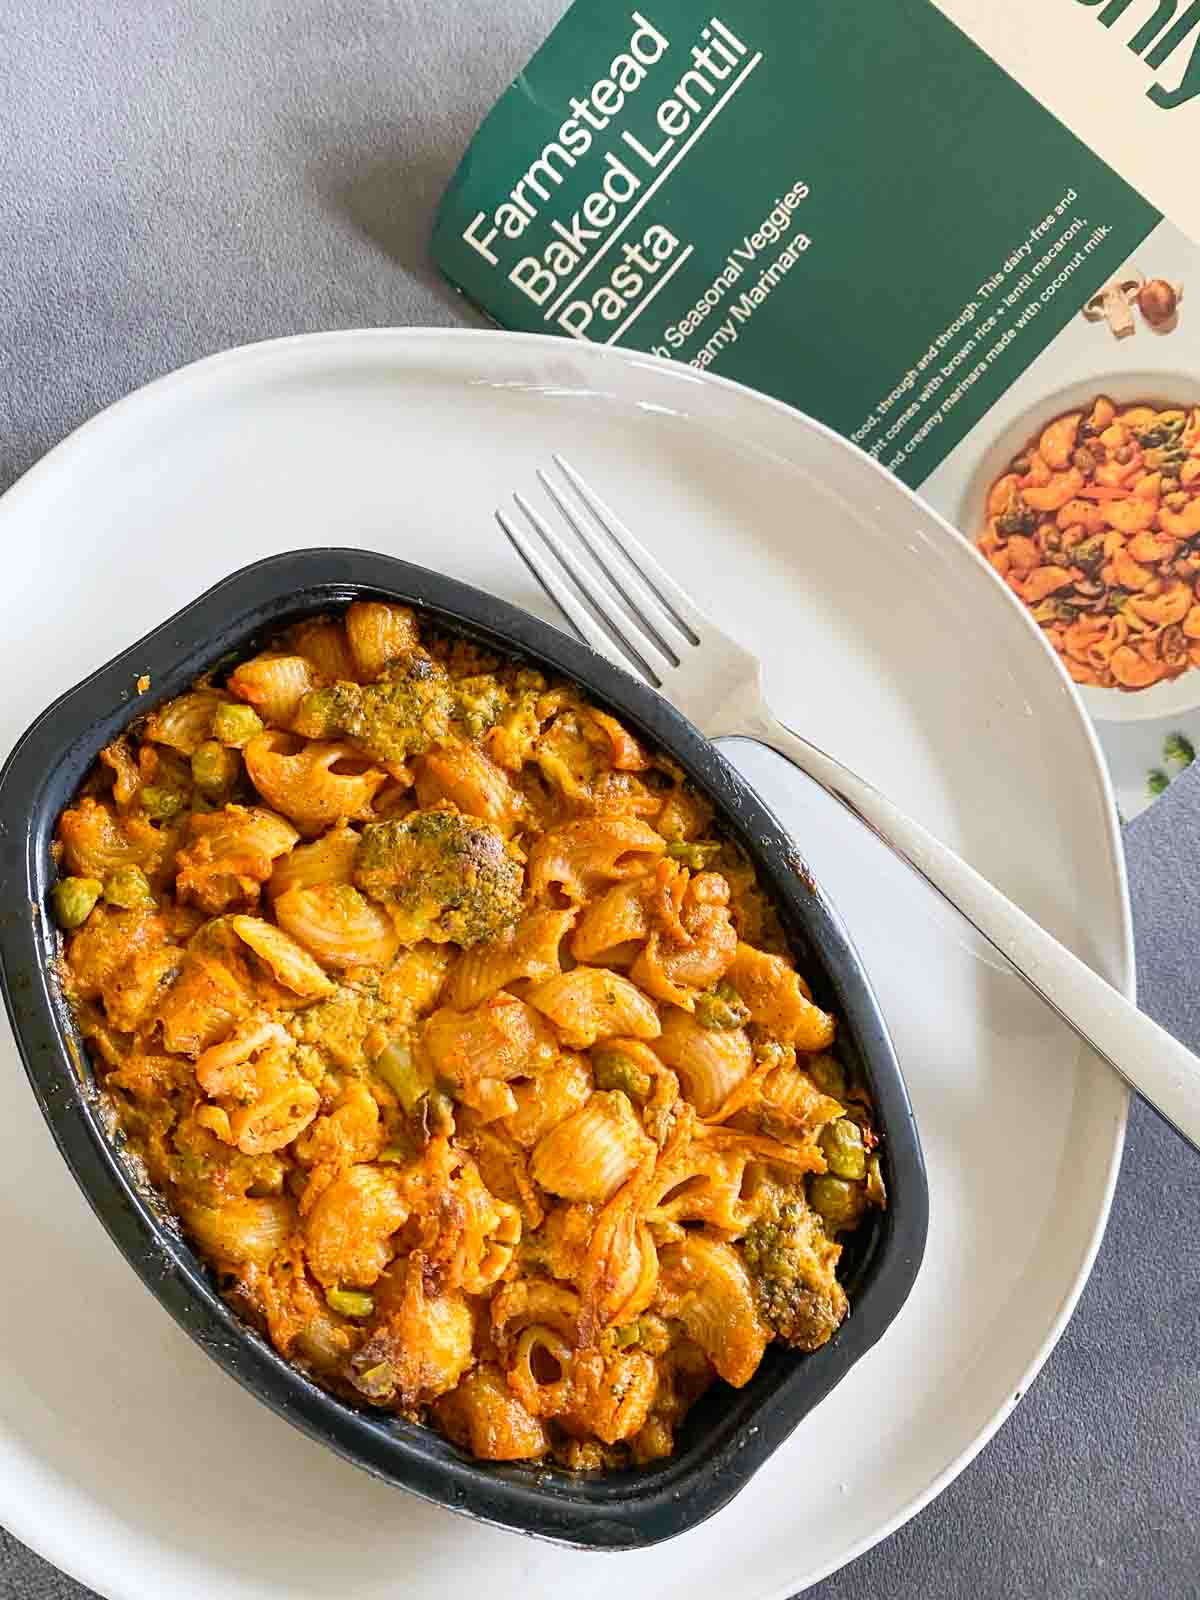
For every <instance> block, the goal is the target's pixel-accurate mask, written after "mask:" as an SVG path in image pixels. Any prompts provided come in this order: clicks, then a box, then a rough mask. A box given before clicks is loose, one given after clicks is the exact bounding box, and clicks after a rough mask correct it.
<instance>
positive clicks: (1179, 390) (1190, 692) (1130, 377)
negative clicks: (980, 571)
mask: <svg viewBox="0 0 1200 1600" xmlns="http://www.w3.org/2000/svg"><path fill="white" fill-rule="evenodd" d="M1099 395H1107V396H1108V398H1109V399H1110V400H1112V401H1114V402H1115V403H1116V404H1117V405H1119V406H1129V405H1135V404H1137V402H1138V401H1142V400H1145V401H1148V402H1153V403H1156V404H1158V405H1159V406H1161V407H1166V406H1200V377H1197V376H1196V375H1195V374H1192V375H1189V374H1187V373H1183V372H1149V371H1146V372H1122V373H1115V372H1109V373H1101V374H1100V375H1099V376H1098V377H1095V378H1083V379H1080V380H1079V381H1078V382H1075V383H1070V384H1066V385H1065V386H1064V387H1063V388H1061V389H1055V390H1053V391H1051V393H1049V394H1048V395H1047V396H1046V397H1045V399H1044V400H1039V401H1038V402H1037V404H1036V405H1032V406H1030V407H1029V408H1028V409H1027V410H1026V411H1023V412H1022V413H1021V415H1020V416H1019V417H1018V418H1017V419H1016V421H1014V422H1012V423H1010V424H1009V426H1008V427H1006V428H1005V429H1003V431H1002V432H1000V433H999V434H998V435H997V436H996V438H995V439H994V440H993V441H992V443H991V444H990V445H989V446H988V450H987V453H986V455H984V456H983V458H982V460H981V461H980V462H979V465H978V466H977V467H976V469H975V471H974V473H973V474H972V476H971V479H970V482H969V483H968V485H967V489H966V491H965V493H964V494H963V497H962V502H961V504H960V506H959V511H958V525H959V527H960V528H961V529H962V530H963V532H964V533H965V534H966V536H967V538H968V539H970V540H971V541H972V543H974V541H975V540H976V539H977V538H978V537H979V534H980V533H981V532H982V531H983V528H984V526H985V523H986V521H987V510H986V508H987V497H988V494H989V492H990V490H991V489H992V486H993V485H994V484H995V482H996V480H997V479H998V478H1001V477H1003V476H1004V473H1005V472H1006V471H1007V469H1008V465H1009V463H1010V462H1011V461H1012V459H1013V457H1014V456H1016V455H1018V454H1019V453H1020V451H1021V450H1022V449H1023V448H1024V447H1025V445H1026V444H1028V442H1029V440H1030V439H1033V438H1036V437H1037V435H1038V434H1040V433H1041V431H1042V430H1043V429H1044V428H1045V427H1047V426H1048V425H1049V424H1050V423H1051V422H1053V421H1054V419H1055V417H1061V416H1062V415H1063V414H1064V413H1065V412H1068V411H1074V410H1075V409H1076V408H1078V407H1081V406H1085V405H1087V404H1088V403H1089V402H1091V401H1093V400H1095V399H1096V398H1097V397H1098V396H1099ZM979 426H980V431H981V432H986V429H987V420H986V418H985V419H984V421H983V422H982V423H980V425H979ZM1077 687H1078V689H1079V696H1080V699H1081V700H1082V701H1083V704H1084V706H1085V707H1086V709H1087V711H1088V713H1089V715H1091V716H1093V717H1095V719H1096V721H1097V722H1144V721H1149V720H1151V719H1153V718H1156V717H1171V716H1178V715H1179V714H1180V713H1181V712H1184V711H1193V710H1195V709H1196V707H1198V706H1200V668H1198V667H1191V668H1189V670H1188V671H1187V672H1184V673H1183V674H1182V675H1181V676H1180V677H1178V678H1172V679H1171V681H1170V682H1169V683H1156V684H1154V685H1152V687H1151V688H1149V689H1137V690H1134V691H1133V692H1129V691H1126V690H1123V689H1097V688H1094V687H1092V686H1091V685H1088V684H1080V685H1078V686H1077Z"/></svg>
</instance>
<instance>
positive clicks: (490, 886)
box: [354, 806, 523, 945]
mask: <svg viewBox="0 0 1200 1600" xmlns="http://www.w3.org/2000/svg"><path fill="white" fill-rule="evenodd" d="M354 881H355V883H356V884H357V885H358V887H359V888H360V889H362V890H363V891H364V892H365V893H366V894H369V895H370V896H371V897H372V898H373V899H375V900H379V901H382V902H383V903H384V904H385V905H387V906H388V908H389V909H390V910H391V912H392V915H393V918H394V920H395V923H396V927H397V930H398V931H399V933H400V937H401V939H402V940H403V942H404V943H405V944H416V943H418V942H419V941H420V940H422V939H432V940H433V941H434V942H435V943H438V944H445V943H447V942H449V941H453V942H454V943H455V944H461V945H472V944H478V943H479V942H480V940H483V939H492V938H494V937H495V936H496V934H498V933H499V932H500V931H501V929H503V928H506V927H507V926H508V925H509V924H510V923H512V922H515V921H516V920H517V918H518V916H519V915H520V912H521V890H522V886H523V873H522V869H521V867H520V865H519V863H518V862H516V861H514V860H513V859H512V857H511V856H510V855H509V854H508V852H507V851H506V849H505V847H504V836H503V834H502V833H501V832H500V830H499V828H497V827H495V826H493V824H492V823H490V822H483V821H481V820H480V819H479V818H478V817H469V816H464V815H463V814H462V813H461V812H459V811H455V810H453V809H451V808H448V807H443V806H434V807H433V808H432V809H430V810H428V811H414V812H413V813H412V814H411V816H407V817H403V818H399V819H397V820H396V821H392V822H375V823H370V824H368V826H367V827H365V828H364V829H363V834H362V839H361V841H360V843H359V846H358V849H357V851H356V852H355V858H354Z"/></svg>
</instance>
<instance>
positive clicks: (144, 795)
mask: <svg viewBox="0 0 1200 1600" xmlns="http://www.w3.org/2000/svg"><path fill="white" fill-rule="evenodd" d="M140 798H141V802H142V807H143V809H144V810H145V813H146V815H147V816H148V817H149V818H150V820H151V822H170V820H171V818H172V817H177V816H178V815H179V813H180V812H181V811H182V810H183V808H184V806H185V805H186V804H187V801H186V799H185V797H184V796H183V795H182V794H180V792H179V790H178V789H166V788H163V787H162V786H161V785H160V784H156V783H152V784H149V785H147V787H146V788H145V789H143V790H142V792H141V796H140Z"/></svg>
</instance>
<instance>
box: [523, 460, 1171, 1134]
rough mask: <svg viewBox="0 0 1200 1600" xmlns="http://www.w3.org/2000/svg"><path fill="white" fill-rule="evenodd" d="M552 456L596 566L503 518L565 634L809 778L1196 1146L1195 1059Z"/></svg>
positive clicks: (567, 517)
mask: <svg viewBox="0 0 1200 1600" xmlns="http://www.w3.org/2000/svg"><path fill="white" fill-rule="evenodd" d="M554 462H555V464H556V466H557V467H558V469H559V472H560V474H561V475H562V478H563V480H565V486H569V488H570V490H571V491H573V497H572V496H571V495H569V494H568V493H567V492H566V488H565V487H564V486H560V484H559V483H558V482H557V481H556V480H555V478H553V477H551V475H550V474H549V473H547V472H539V473H538V478H539V479H540V481H541V483H542V486H543V488H544V489H545V490H546V493H547V494H548V495H549V496H550V499H551V501H552V502H553V504H554V506H555V507H556V508H557V510H558V512H559V513H560V515H561V516H562V518H563V521H564V522H565V523H566V525H567V527H568V528H569V529H570V531H571V532H572V533H573V534H574V535H575V538H576V540H577V541H578V544H579V546H580V547H581V548H582V550H583V551H585V552H586V554H587V555H588V556H589V557H590V558H591V563H592V565H588V564H587V563H586V562H585V561H583V560H581V559H580V555H579V554H577V553H576V550H575V549H573V548H572V546H571V544H570V543H568V542H567V540H565V539H564V538H563V537H562V536H561V535H560V534H558V533H556V532H555V530H554V529H553V528H552V527H551V526H550V524H549V523H548V522H547V520H546V519H545V518H544V517H543V516H541V515H540V514H539V513H538V512H537V511H536V510H535V509H534V507H533V506H532V505H531V504H530V503H529V501H528V500H527V499H525V497H524V496H523V495H521V494H515V495H514V496H513V499H514V502H515V504H516V507H517V510H518V511H519V512H520V514H521V516H522V517H523V518H524V520H525V521H526V522H527V523H528V524H529V527H530V529H531V530H532V536H531V534H530V533H527V532H526V531H525V530H524V529H523V528H522V527H521V526H520V525H519V524H518V522H517V521H516V520H514V519H513V518H512V517H511V516H509V515H508V514H507V513H506V512H504V511H497V513H496V520H497V521H498V522H499V524H500V526H501V528H502V529H503V530H504V533H505V535H506V537H507V538H508V539H509V541H510V542H511V544H512V545H513V547H514V549H515V550H516V552H517V554H518V555H519V556H520V557H521V560H522V561H523V562H524V563H525V565H526V566H527V567H528V568H529V571H530V572H531V573H532V574H533V576H534V578H536V579H537V581H538V583H539V584H540V585H541V587H542V588H543V589H544V590H545V592H546V594H547V595H548V596H549V597H550V599H551V600H552V601H553V602H554V604H555V605H556V606H557V607H558V610H559V611H560V612H561V613H562V615H563V617H564V618H565V620H566V623H567V626H568V628H569V629H570V631H571V632H572V633H573V634H575V636H576V637H577V638H578V639H580V640H581V641H582V642H583V643H585V644H588V645H591V647H592V648H593V649H594V650H597V651H598V652H599V653H600V654H601V655H602V656H604V657H606V658H607V659H608V660H609V661H611V662H613V663H614V664H615V665H616V666H618V667H622V668H624V669H625V670H626V671H628V672H632V673H633V674H634V675H635V676H637V677H640V678H641V679H642V680H643V681H644V682H646V683H649V684H650V685H651V687H652V688H654V689H657V690H658V691H659V692H660V693H661V694H662V695H664V696H665V697H666V699H668V700H669V701H670V702H671V704H672V705H674V706H675V707H676V708H677V709H678V710H680V711H682V712H683V714H684V715H685V716H686V717H688V718H690V720H691V721H692V722H693V723H695V724H696V726H697V727H698V728H699V729H700V731H701V732H702V733H704V734H705V735H706V736H707V737H708V738H710V739H719V738H724V737H729V736H731V735H742V736H744V737H748V738H751V739H758V740H761V741H762V743H764V744H766V745H769V746H770V748H771V749H773V750H777V751H778V752H779V754H780V755H781V756H784V757H786V759H787V760H788V761H790V762H792V763H793V764H794V765H795V766H797V767H799V768H800V770H801V771H802V772H805V773H807V774H808V776H809V777H810V778H812V779H814V780H815V781H816V782H817V783H818V784H820V786H821V788H822V789H824V790H825V791H826V792H827V793H828V794H830V795H832V796H833V798H834V799H835V800H838V801H840V802H841V804H842V805H844V806H845V807H846V808H847V810H849V811H850V812H852V813H853V815H854V816H856V817H857V818H858V819H859V821H860V822H862V823H864V824H865V825H866V826H867V827H868V828H870V829H871V831H872V832H873V833H875V834H876V835H877V836H878V837H879V838H880V839H882V841H883V842H884V844H886V845H887V846H888V847H889V849H891V850H892V851H893V852H894V853H895V854H896V855H898V856H899V857H900V858H901V860H903V861H905V862H907V863H908V865H909V866H910V867H912V868H913V870H914V871H915V872H917V873H918V874H919V875H920V876H921V877H922V878H924V880H925V881H926V883H928V884H930V885H931V887H932V888H934V889H936V890H937V892H938V893H939V894H940V895H942V896H943V897H944V898H945V899H946V900H947V901H949V903H950V904H951V905H952V906H954V907H955V909H956V910H958V911H959V912H961V914H962V915H963V916H964V917H965V918H966V920H967V921H968V922H969V923H971V925H972V926H973V927H974V928H976V929H977V930H978V931H979V932H980V933H981V934H982V935H983V937H984V938H985V939H987V940H988V942H989V943H990V944H992V945H993V946H994V947H995V948H996V950H998V951H999V953H1000V954H1001V955H1002V956H1003V957H1004V959H1005V960H1006V961H1007V962H1008V963H1009V964H1010V966H1012V968H1013V969H1014V970H1015V971H1016V972H1017V973H1018V974H1019V976H1020V977H1022V978H1023V979H1024V980H1025V982H1026V983H1027V984H1028V985H1029V987H1030V988H1031V989H1032V990H1033V991H1034V992H1035V993H1036V994H1038V995H1040V996H1041V998H1042V999H1043V1000H1044V1001H1045V1002H1046V1004H1047V1005H1048V1006H1050V1007H1051V1009H1052V1010H1054V1011H1056V1012H1057V1013H1058V1015H1059V1016H1060V1017H1061V1018H1062V1020H1063V1021H1064V1022H1065V1023H1067V1024H1068V1026H1069V1027H1071V1028H1073V1029H1074V1030H1075V1032H1076V1033H1077V1034H1078V1035H1079V1037H1080V1038H1081V1039H1082V1040H1084V1042H1085V1043H1086V1044H1088V1045H1090V1046H1091V1048H1092V1049H1093V1050H1094V1051H1095V1052H1096V1054H1097V1055H1098V1056H1100V1057H1101V1058H1102V1059H1103V1060H1104V1061H1107V1062H1108V1064H1109V1065H1110V1066H1111V1067H1113V1068H1114V1069H1115V1070H1116V1071H1117V1072H1119V1073H1120V1075H1121V1076H1122V1077H1123V1078H1124V1079H1125V1081H1126V1082H1127V1083H1128V1084H1129V1085H1130V1086H1131V1087H1132V1088H1133V1089H1136V1090H1137V1092H1138V1093H1139V1094H1140V1095H1142V1096H1143V1098H1144V1099H1146V1100H1147V1101H1148V1102H1149V1103H1150V1104H1151V1105H1152V1106H1153V1107H1154V1108H1155V1110H1156V1111H1158V1112H1159V1113H1160V1114H1161V1115H1162V1116H1163V1117H1164V1118H1165V1119H1166V1120H1167V1121H1168V1122H1170V1123H1171V1124H1172V1126H1173V1127H1175V1128H1176V1129H1177V1130H1178V1132H1179V1133H1181V1134H1182V1135H1183V1137H1184V1138H1185V1139H1187V1140H1188V1141H1189V1142H1190V1143H1191V1144H1192V1145H1193V1147H1196V1148H1198V1149H1200V1060H1198V1059H1197V1058H1196V1057H1195V1056H1194V1055H1192V1053H1191V1052H1190V1051H1189V1050H1187V1049H1185V1047H1184V1046H1183V1045H1181V1044H1180V1043H1179V1041H1178V1040H1177V1039H1173V1038H1172V1037H1171V1035H1170V1034H1169V1033H1166V1032H1164V1030H1163V1029H1162V1028H1160V1027H1159V1026H1158V1024H1157V1023H1155V1022H1152V1021H1151V1020H1150V1018H1149V1017H1147V1016H1145V1015H1144V1014H1143V1013H1142V1012H1141V1011H1139V1010H1138V1009H1137V1007H1136V1006H1135V1005H1132V1004H1131V1003H1130V1002H1129V1001H1128V1000H1126V999H1125V997H1124V996H1123V995H1121V994H1119V993H1118V992H1117V990H1116V989H1114V988H1113V987H1112V985H1111V984H1109V983H1106V982H1105V980H1104V979H1103V978H1101V977H1099V976H1098V974H1096V973H1095V972H1093V971H1092V969H1091V968H1090V967H1089V966H1087V965H1086V964H1085V963H1084V962H1082V961H1080V960H1079V958H1078V957H1077V956H1075V955H1072V953H1071V952H1070V951H1069V950H1067V949H1066V948H1065V947H1064V946H1063V945H1061V944H1059V942H1058V940H1057V939H1055V938H1053V937H1052V936H1051V935H1050V934H1048V933H1047V932H1046V930H1045V929H1044V928H1042V927H1039V925H1038V924H1037V923H1036V922H1034V921H1033V919H1032V918H1031V917H1028V916H1026V914H1025V913H1024V912H1023V911H1022V910H1021V909H1020V908H1019V907H1018V906H1015V905H1014V904H1013V903H1012V901H1011V900H1009V899H1008V898H1007V897H1006V896H1005V895H1003V894H1001V893H1000V891H999V890H998V889H997V888H995V887H994V886H993V885H992V884H990V883H989V882H988V881H987V879H986V878H983V877H981V875H980V874H979V873H978V872H976V871H975V869H974V868H973V867H971V866H969V865H968V864H967V863H966V862H965V861H963V860H962V859H961V858H960V857H959V856H957V855H955V854H954V852H953V851H952V850H949V849H947V847H946V846H945V845H944V844H942V843H940V842H939V840H937V839H935V838H934V836H933V835H932V834H931V833H929V832H928V831H927V830H926V829H925V828H923V827H922V826H921V824H920V823H919V822H914V821H913V819H912V818H911V817H909V816H906V815H905V813H904V812H903V811H901V810H900V808H899V807H898V806H895V805H893V804H892V802H891V801H890V800H889V799H888V798H887V797H886V796H885V795H882V794H880V792H879V791H878V790H877V789H875V788H873V787H872V786H871V785H870V784H869V783H867V782H865V781H864V779H862V778H860V777H858V776H857V775H856V774H855V773H853V772H851V771H850V770H849V768H847V767H844V766H842V764H841V763H840V762H839V761H835V760H834V759H833V757H832V756H828V755H826V754H825V752H824V751H823V750H819V749H817V747H816V746H815V745H813V744H810V743H809V741H808V740H807V739H805V738H802V737H801V735H800V734H798V733H795V732H794V731H793V730H792V729H791V728H787V727H785V726H784V725H783V723H781V722H780V721H779V720H778V719H777V718H776V717H774V716H773V715H772V713H771V710H770V708H769V707H768V705H767V703H766V701H765V700H764V698H763V692H762V667H761V664H760V663H759V660H758V658H757V657H756V656H754V655H753V654H751V652H750V651H749V650H746V649H744V648H743V647H742V646H741V645H739V644H737V643H736V642H735V641H734V640H733V639H730V638H729V637H728V635H726V634H724V633H722V632H721V630H720V628H718V627H717V625H716V623H715V622H713V620H712V618H711V617H708V616H706V615H705V614H704V612H703V611H701V610H700V608H699V606H697V605H696V603H695V601H694V600H692V599H691V598H690V597H689V596H688V595H687V594H686V593H685V592H684V591H683V589H681V588H680V586H679V585H678V584H677V583H676V582H675V580H674V579H673V578H672V577H670V576H669V574H668V573H666V572H665V571H664V570H663V568H662V567H661V566H660V565H659V563H658V562H657V561H656V560H655V559H654V557H653V556H652V555H651V554H650V552H649V551H648V550H647V549H646V548H645V546H644V545H643V544H642V543H641V541H640V540H638V539H637V538H635V537H634V535H633V534H632V533H631V532H630V531H629V529H628V528H627V527H626V526H625V524H624V523H623V522H622V521H621V520H620V519H619V518H618V517H617V516H616V514H615V513H614V512H613V511H612V510H611V509H610V508H609V507H608V506H607V505H606V504H605V502H604V501H603V500H602V499H601V498H600V496H599V495H598V494H596V492H595V491H594V490H593V489H590V488H589V487H588V485H587V484H586V483H585V482H584V481H583V479H582V478H581V477H580V475H579V473H578V472H576V471H575V469H574V468H573V467H571V466H569V465H568V463H567V462H566V461H564V460H563V459H562V457H561V456H557V455H556V456H555V457H554Z"/></svg>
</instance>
